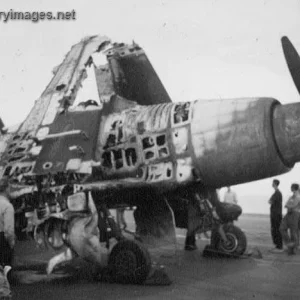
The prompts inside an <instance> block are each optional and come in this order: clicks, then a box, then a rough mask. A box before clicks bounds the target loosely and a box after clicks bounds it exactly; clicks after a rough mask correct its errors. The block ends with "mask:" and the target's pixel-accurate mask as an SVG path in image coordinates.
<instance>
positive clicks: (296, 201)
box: [280, 183, 300, 254]
mask: <svg viewBox="0 0 300 300" xmlns="http://www.w3.org/2000/svg"><path fill="white" fill-rule="evenodd" d="M291 191H292V193H293V195H292V196H291V197H290V198H289V199H288V201H287V203H286V204H285V208H287V213H286V215H285V216H284V218H283V219H282V222H281V225H280V232H281V235H282V239H283V242H284V243H285V245H286V246H287V248H288V253H289V254H295V250H296V248H297V245H298V221H299V206H300V194H299V185H298V184H296V183H293V184H292V185H291ZM288 230H290V235H289V234H288Z"/></svg>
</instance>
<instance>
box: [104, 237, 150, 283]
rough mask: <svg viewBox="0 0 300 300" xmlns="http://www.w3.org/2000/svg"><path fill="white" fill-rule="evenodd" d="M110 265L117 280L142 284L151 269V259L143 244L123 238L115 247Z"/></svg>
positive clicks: (110, 258) (114, 278) (110, 257)
mask: <svg viewBox="0 0 300 300" xmlns="http://www.w3.org/2000/svg"><path fill="white" fill-rule="evenodd" d="M108 267H109V269H110V272H111V275H112V277H113V280H114V281H115V282H118V283H133V284H141V283H143V282H144V281H145V280H146V278H147V276H148V274H149V272H150V270H151V259H150V255H149V252H148V250H147V249H146V248H144V247H143V246H142V245H140V244H138V243H136V242H134V241H130V240H122V241H120V242H118V243H117V244H116V245H115V246H114V247H113V249H112V251H111V253H110V256H109V259H108Z"/></svg>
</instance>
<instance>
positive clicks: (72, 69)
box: [0, 36, 110, 185]
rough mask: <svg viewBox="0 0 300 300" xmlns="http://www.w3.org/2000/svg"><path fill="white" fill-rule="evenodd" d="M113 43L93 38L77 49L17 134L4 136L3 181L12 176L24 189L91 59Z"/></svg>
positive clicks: (0, 172)
mask: <svg viewBox="0 0 300 300" xmlns="http://www.w3.org/2000/svg"><path fill="white" fill-rule="evenodd" d="M109 42H110V41H109V39H108V38H107V37H105V36H91V37H87V38H85V39H83V40H82V41H81V42H79V43H78V44H76V45H74V46H73V47H72V48H71V50H70V51H69V53H68V54H67V55H66V57H65V59H64V61H63V62H62V63H61V64H60V65H59V66H58V67H56V68H55V70H54V71H53V73H54V76H53V78H52V80H51V82H50V83H49V85H48V86H47V87H46V89H45V90H44V92H43V93H42V95H41V96H40V98H39V99H38V100H36V101H35V104H34V106H33V108H32V109H31V111H30V113H29V115H28V116H27V118H26V119H25V121H24V122H23V123H22V124H21V125H20V126H19V128H18V129H17V131H16V132H15V133H14V134H4V135H1V137H0V141H1V142H0V143H1V146H0V147H1V149H0V151H1V152H0V179H1V178H2V177H3V176H9V177H10V178H11V179H13V181H15V182H17V183H18V184H20V185H22V184H23V183H24V180H25V177H26V175H29V176H30V175H31V174H32V171H33V169H34V165H35V161H36V158H37V156H38V155H39V152H40V150H41V148H42V147H41V146H40V145H39V140H40V139H43V138H45V137H46V136H47V135H48V133H49V131H50V126H51V124H52V123H53V121H54V119H55V118H56V116H57V114H59V113H62V112H63V111H64V110H66V109H67V108H68V106H70V105H72V103H73V102H74V100H75V98H76V95H77V91H78V90H79V88H80V87H81V83H82V81H83V80H84V79H85V78H86V77H87V71H86V68H87V67H89V66H90V65H91V64H92V60H91V55H92V54H93V53H95V52H100V51H102V50H103V48H104V47H105V46H106V45H107V44H109Z"/></svg>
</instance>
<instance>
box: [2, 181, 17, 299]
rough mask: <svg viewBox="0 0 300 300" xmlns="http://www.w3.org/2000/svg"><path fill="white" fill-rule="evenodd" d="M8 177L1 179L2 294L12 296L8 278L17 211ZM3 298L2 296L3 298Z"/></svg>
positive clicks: (9, 277) (9, 275) (9, 276)
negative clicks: (11, 197)
mask: <svg viewBox="0 0 300 300" xmlns="http://www.w3.org/2000/svg"><path fill="white" fill-rule="evenodd" d="M7 188H8V179H7V178H1V180H0V270H1V276H0V277H1V280H0V284H1V286H0V296H7V297H9V296H10V288H9V284H8V282H7V278H8V279H11V272H10V269H11V265H12V260H13V252H14V246H15V211H14V208H13V206H12V204H11V203H10V201H9V199H8V195H7ZM1 299H2V298H1Z"/></svg>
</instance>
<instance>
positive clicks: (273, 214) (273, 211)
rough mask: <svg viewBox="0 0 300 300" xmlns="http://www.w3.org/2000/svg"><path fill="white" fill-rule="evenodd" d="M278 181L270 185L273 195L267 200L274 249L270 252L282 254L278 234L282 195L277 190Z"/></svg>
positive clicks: (275, 180)
mask: <svg viewBox="0 0 300 300" xmlns="http://www.w3.org/2000/svg"><path fill="white" fill-rule="evenodd" d="M279 184H280V181H279V180H278V179H274V180H273V183H272V187H273V189H274V193H273V195H272V196H271V198H270V200H269V204H270V205H271V206H270V221H271V235H272V240H273V244H274V245H275V248H274V249H272V250H271V251H272V252H282V251H283V249H282V237H281V233H280V230H279V229H280V224H281V220H282V194H281V192H280V190H279V189H278V187H279Z"/></svg>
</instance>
